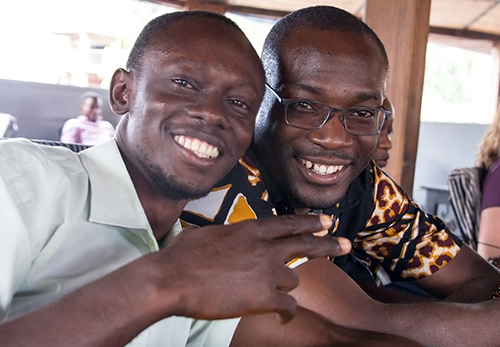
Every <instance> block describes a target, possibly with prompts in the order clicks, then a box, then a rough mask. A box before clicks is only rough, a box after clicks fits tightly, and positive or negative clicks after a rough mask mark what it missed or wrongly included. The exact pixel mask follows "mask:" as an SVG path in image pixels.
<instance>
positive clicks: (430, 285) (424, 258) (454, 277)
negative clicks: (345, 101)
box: [354, 168, 500, 302]
mask: <svg viewBox="0 0 500 347" xmlns="http://www.w3.org/2000/svg"><path fill="white" fill-rule="evenodd" d="M374 172H375V182H376V183H375V184H376V186H375V188H376V190H377V189H382V188H383V189H391V190H392V191H393V194H392V195H391V198H390V199H392V200H391V201H384V199H386V198H385V197H384V196H383V195H380V194H376V193H375V194H374V196H375V199H379V200H377V201H376V202H375V205H376V206H384V205H385V206H389V209H387V208H386V209H383V208H378V209H377V208H376V209H375V212H374V213H373V216H377V217H378V218H374V217H373V216H372V217H371V219H370V220H369V222H368V224H367V226H366V228H365V230H364V231H363V232H362V233H359V234H358V235H357V238H356V240H355V242H354V248H355V249H356V250H359V251H358V252H359V253H360V254H361V257H363V256H365V257H366V258H369V259H370V260H372V263H373V264H375V265H377V264H381V265H382V266H383V267H384V269H385V270H386V272H387V273H388V274H390V275H391V277H392V279H393V281H394V279H397V278H398V277H399V278H401V279H402V280H411V281H413V283H414V284H415V285H416V286H418V287H420V288H421V289H423V290H425V291H427V292H428V293H430V294H431V295H433V296H434V297H436V298H437V299H441V300H444V299H447V300H449V301H458V302H479V301H484V300H487V299H489V298H490V297H491V293H493V292H494V291H495V290H496V289H497V288H498V286H499V285H500V273H499V272H498V271H496V269H495V268H493V267H492V266H491V265H490V264H488V262H487V261H485V260H484V259H483V258H481V257H480V256H479V255H478V254H477V253H476V252H474V251H473V250H471V249H470V248H469V247H468V246H467V245H465V244H462V241H461V240H460V239H459V238H458V237H457V236H456V235H454V234H453V233H452V232H451V231H450V230H449V229H448V227H447V226H446V225H445V224H444V223H443V222H442V221H441V220H440V219H439V218H437V217H435V216H432V215H430V214H427V213H425V212H424V211H422V210H421V209H420V207H419V206H418V205H417V204H415V203H414V202H412V201H411V200H410V199H409V198H408V197H407V196H406V194H404V192H403V191H402V189H401V188H400V187H399V186H397V184H395V183H394V181H392V179H390V178H389V177H387V176H386V175H385V174H384V173H383V172H381V171H380V170H378V169H377V168H375V169H374ZM387 187H389V188H387ZM390 206H396V208H392V209H391V207H390ZM385 216H389V217H385ZM372 220H375V221H376V222H375V223H373V224H371V223H370V221H372Z"/></svg>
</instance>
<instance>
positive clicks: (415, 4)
mask: <svg viewBox="0 0 500 347" xmlns="http://www.w3.org/2000/svg"><path fill="white" fill-rule="evenodd" d="M430 9H431V0H404V1H401V0H367V1H366V9H365V18H364V20H365V22H366V23H367V24H368V25H369V26H370V27H371V28H372V29H373V30H374V31H375V32H376V33H377V35H378V36H379V37H380V39H381V40H382V42H383V43H384V46H385V48H386V50H387V54H388V56H389V66H390V67H389V68H390V72H389V82H388V85H387V96H388V97H389V99H390V100H391V101H392V103H393V104H394V107H395V109H396V112H395V115H396V117H395V121H394V134H393V136H392V139H393V147H392V150H391V159H390V160H389V164H388V166H387V167H386V171H387V173H388V174H389V175H391V177H392V178H394V179H395V180H396V181H397V182H398V183H399V184H400V185H401V187H402V188H403V189H404V190H405V191H406V193H408V194H409V195H410V196H411V195H412V192H413V179H414V175H415V161H416V158H417V145H418V134H419V128H420V109H421V104H422V89H423V83H424V71H425V54H426V48H427V37H428V34H429V16H430Z"/></svg>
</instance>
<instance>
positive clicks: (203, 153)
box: [174, 135, 219, 158]
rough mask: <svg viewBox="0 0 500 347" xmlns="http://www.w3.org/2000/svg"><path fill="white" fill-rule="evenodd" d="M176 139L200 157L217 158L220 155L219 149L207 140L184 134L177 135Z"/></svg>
mask: <svg viewBox="0 0 500 347" xmlns="http://www.w3.org/2000/svg"><path fill="white" fill-rule="evenodd" d="M174 140H175V142H177V143H178V144H179V145H181V146H182V147H184V148H186V149H189V150H190V151H191V152H193V153H194V154H196V155H197V156H198V157H200V158H215V157H217V156H218V155H219V149H218V148H217V147H215V146H213V145H211V144H209V143H207V142H205V141H201V140H199V139H195V138H191V137H186V136H184V135H176V136H175V137H174Z"/></svg>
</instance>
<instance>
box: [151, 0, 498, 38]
mask: <svg viewBox="0 0 500 347" xmlns="http://www.w3.org/2000/svg"><path fill="white" fill-rule="evenodd" d="M148 1H151V2H155V3H158V4H163V5H171V6H174V7H178V8H179V9H183V8H184V7H185V5H186V2H187V0H148ZM226 12H232V13H237V14H247V15H253V16H257V17H265V18H271V19H279V18H282V17H284V16H286V15H287V14H289V13H290V12H289V11H278V10H270V9H265V8H257V7H253V6H238V5H231V4H226ZM357 12H358V13H355V15H358V16H359V11H357ZM430 32H431V33H433V34H441V35H447V36H455V37H463V38H470V39H478V40H490V41H493V42H498V41H500V35H496V34H489V33H484V32H479V31H474V30H468V29H451V28H443V27H433V26H431V27H430Z"/></svg>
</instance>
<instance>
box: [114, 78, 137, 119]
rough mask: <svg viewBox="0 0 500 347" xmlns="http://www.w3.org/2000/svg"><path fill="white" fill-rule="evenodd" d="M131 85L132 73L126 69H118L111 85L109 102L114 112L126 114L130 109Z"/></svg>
mask: <svg viewBox="0 0 500 347" xmlns="http://www.w3.org/2000/svg"><path fill="white" fill-rule="evenodd" d="M131 86H132V78H131V76H130V73H129V72H128V71H126V70H124V69H118V70H116V71H115V73H114V74H113V77H112V78H111V84H110V87H109V104H110V106H111V109H112V110H113V112H114V113H116V114H117V115H119V116H121V115H124V114H125V113H127V112H128V110H129V107H130V91H131V89H130V87H131Z"/></svg>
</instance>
